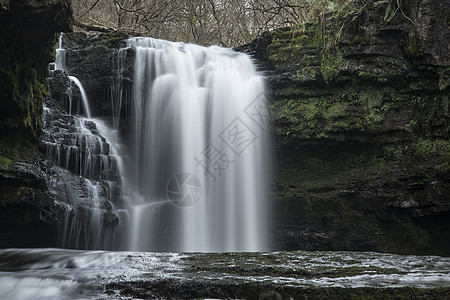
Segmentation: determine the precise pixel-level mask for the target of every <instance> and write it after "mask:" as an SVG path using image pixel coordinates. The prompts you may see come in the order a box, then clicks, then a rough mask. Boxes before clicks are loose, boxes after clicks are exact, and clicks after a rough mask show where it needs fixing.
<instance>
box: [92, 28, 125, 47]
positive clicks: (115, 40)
mask: <svg viewBox="0 0 450 300" xmlns="http://www.w3.org/2000/svg"><path fill="white" fill-rule="evenodd" d="M99 38H100V40H101V41H102V42H104V43H105V44H106V45H107V46H108V47H110V48H119V47H120V46H121V44H122V43H123V42H124V40H125V39H126V38H128V36H127V35H126V34H125V33H123V32H119V31H115V32H111V33H103V34H100V35H99Z"/></svg>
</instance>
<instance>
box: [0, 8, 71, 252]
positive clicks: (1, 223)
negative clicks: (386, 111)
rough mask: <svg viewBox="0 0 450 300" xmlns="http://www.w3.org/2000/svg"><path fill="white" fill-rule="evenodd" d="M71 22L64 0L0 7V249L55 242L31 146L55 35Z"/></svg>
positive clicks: (49, 204)
mask: <svg viewBox="0 0 450 300" xmlns="http://www.w3.org/2000/svg"><path fill="white" fill-rule="evenodd" d="M71 24H72V8H71V2H70V1H68V0H45V1H34V0H15V1H2V3H1V6H0V48H1V49H2V54H1V55H0V104H1V109H0V247H18V246H27V247H30V246H50V245H55V243H56V227H55V226H54V224H55V222H56V221H57V219H58V218H59V217H61V213H62V211H61V209H60V208H58V206H56V205H55V204H54V201H53V199H51V198H50V197H49V195H48V193H47V187H46V184H45V180H44V174H43V172H42V170H41V167H40V165H39V159H38V151H37V144H38V137H39V134H40V130H41V122H42V109H43V101H44V98H45V96H46V94H47V91H46V88H45V77H46V73H47V65H48V63H49V62H51V61H53V60H54V58H53V57H52V53H53V52H54V51H53V47H54V45H55V41H56V40H55V37H56V36H55V33H56V32H60V31H70V30H71V26H72V25H71Z"/></svg>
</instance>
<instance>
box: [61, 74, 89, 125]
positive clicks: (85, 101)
mask: <svg viewBox="0 0 450 300" xmlns="http://www.w3.org/2000/svg"><path fill="white" fill-rule="evenodd" d="M67 77H69V79H70V80H71V81H72V82H73V83H75V84H76V85H77V87H78V89H79V90H80V94H81V103H82V104H83V109H84V112H85V113H86V117H88V118H91V110H90V108H89V100H88V97H87V95H86V91H85V90H84V87H83V85H82V84H81V82H80V81H79V80H78V78H76V77H75V76H67Z"/></svg>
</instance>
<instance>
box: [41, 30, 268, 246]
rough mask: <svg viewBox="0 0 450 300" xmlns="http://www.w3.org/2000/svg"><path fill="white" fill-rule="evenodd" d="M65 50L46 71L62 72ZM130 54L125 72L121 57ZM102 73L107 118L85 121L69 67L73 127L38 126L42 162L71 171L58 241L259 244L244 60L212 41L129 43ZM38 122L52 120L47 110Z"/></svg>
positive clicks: (264, 132) (262, 175) (253, 115)
mask: <svg viewBox="0 0 450 300" xmlns="http://www.w3.org/2000/svg"><path fill="white" fill-rule="evenodd" d="M65 51H70V50H64V49H63V48H62V40H61V39H60V41H59V47H58V51H57V58H56V63H55V66H56V67H55V71H54V72H66V68H65V63H67V61H66V59H63V58H61V57H60V56H61V55H65V54H66V53H65ZM131 54H132V56H134V71H133V70H131V71H130V70H129V69H131V68H133V66H131V65H129V64H127V62H128V60H129V59H130V57H131ZM67 59H69V55H68V56H67ZM127 68H128V69H127ZM124 72H128V73H127V76H126V77H127V80H128V81H127V83H126V85H127V87H125V86H124V76H123V74H124ZM111 74H113V75H112V76H113V77H114V78H112V79H111V80H110V87H109V93H108V95H107V97H109V98H110V101H111V102H110V106H111V116H108V117H107V118H106V119H107V120H110V123H107V122H106V119H105V120H103V121H102V120H100V119H98V118H93V116H92V115H91V109H92V111H95V109H94V108H93V107H90V106H89V100H88V97H87V95H88V93H87V92H86V91H85V90H84V88H83V85H82V83H81V81H80V80H78V79H77V77H75V76H73V75H75V74H68V75H70V76H67V78H68V80H70V81H71V82H73V83H74V84H75V85H76V86H78V89H79V90H80V93H81V100H82V101H81V102H82V108H83V109H82V112H83V113H84V117H80V116H72V115H71V114H72V100H71V99H72V97H73V95H72V92H73V91H72V89H71V88H70V86H71V85H70V84H69V87H68V90H67V93H66V94H67V95H68V96H69V99H70V101H69V102H70V103H69V104H70V105H69V109H68V111H67V112H68V113H69V115H70V118H71V119H70V120H71V122H72V124H74V126H73V128H72V129H67V132H66V131H64V132H63V133H60V132H59V131H58V134H59V135H63V136H61V137H59V136H58V138H57V139H55V138H53V137H52V133H53V132H52V127H51V126H44V131H46V132H47V133H48V134H46V138H45V139H44V140H45V143H46V145H47V146H46V147H47V157H48V158H49V160H51V161H53V162H54V163H55V164H56V165H57V166H59V167H61V168H63V169H64V170H67V171H69V172H70V173H71V174H73V175H79V176H81V177H77V178H78V179H77V180H76V182H77V184H73V183H69V184H66V186H69V187H70V188H69V190H70V193H69V194H71V195H70V197H69V198H70V200H69V201H66V202H68V203H69V206H70V207H71V208H70V213H68V214H67V217H66V221H65V222H64V228H63V229H62V232H64V236H63V238H62V239H63V240H64V243H62V246H63V247H70V248H80V247H81V248H95V249H99V248H106V249H111V248H113V249H123V250H135V251H200V252H216V251H263V250H267V249H269V243H268V227H269V209H268V207H267V202H268V200H267V199H268V192H269V185H270V178H269V174H270V173H271V172H270V161H271V155H270V134H269V133H268V131H269V130H268V127H269V121H268V110H267V99H266V91H265V84H264V79H263V77H262V76H261V75H260V74H258V72H257V71H256V69H255V66H254V64H253V62H252V60H251V59H250V57H249V56H248V55H246V54H243V53H237V52H234V51H233V50H231V49H226V48H220V47H216V46H213V47H202V46H198V45H192V44H184V43H174V42H168V41H162V40H156V39H152V38H130V39H128V40H127V45H126V47H125V48H122V49H119V50H118V51H117V54H116V58H114V59H113V61H112V63H111ZM76 75H79V74H76ZM82 76H83V78H85V76H84V75H83V74H82ZM131 77H132V79H128V78H131ZM80 78H81V77H80ZM131 81H132V83H131ZM91 86H92V85H91ZM88 92H89V91H88ZM105 100H107V99H105ZM97 101H98V100H97ZM66 110H67V109H66ZM51 111H52V110H51V109H50V108H47V109H46V112H51ZM78 111H80V110H78ZM56 115H58V114H56ZM85 117H87V119H86V118H85ZM60 118H68V116H65V117H61V116H60ZM44 119H46V118H44ZM48 122H49V123H52V122H53V123H55V124H56V125H55V126H59V124H61V122H60V121H58V119H57V117H55V118H50V120H49V121H48ZM63 123H64V122H63ZM121 126H122V128H120V127H121ZM123 126H126V127H127V128H123ZM54 131H55V132H56V131H57V130H54ZM119 133H121V134H122V135H123V136H122V137H119V136H118V135H119ZM120 140H122V141H124V143H125V145H121V144H120ZM122 157H124V159H125V157H126V159H125V160H123V159H122ZM74 166H76V167H74ZM105 174H108V175H105ZM114 178H115V179H114ZM80 182H81V183H80ZM80 186H82V187H83V188H79V187H80ZM77 189H79V190H82V191H78V192H77V191H75V192H74V190H77ZM105 207H106V210H105ZM111 213H113V216H112V215H111ZM86 215H88V218H86V217H85V216H86ZM80 216H81V217H80ZM118 219H120V221H118ZM117 223H119V225H118V226H116V224H117ZM114 226H116V227H115V229H114V230H113V232H112V233H111V230H110V229H111V228H112V227H114ZM108 228H109V229H108ZM105 230H109V231H108V232H109V233H108V232H106V231H105Z"/></svg>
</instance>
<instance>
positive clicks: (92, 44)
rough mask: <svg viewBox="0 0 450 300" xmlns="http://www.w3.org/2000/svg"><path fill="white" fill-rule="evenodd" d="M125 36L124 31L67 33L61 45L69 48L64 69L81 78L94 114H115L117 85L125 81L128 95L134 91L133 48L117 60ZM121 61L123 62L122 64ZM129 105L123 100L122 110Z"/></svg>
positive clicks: (109, 115)
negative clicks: (114, 101) (89, 33)
mask: <svg viewBox="0 0 450 300" xmlns="http://www.w3.org/2000/svg"><path fill="white" fill-rule="evenodd" d="M126 37H127V36H126V35H124V34H121V33H111V34H100V35H87V34H83V33H71V34H66V35H64V39H63V45H62V47H63V48H64V49H66V57H65V69H66V71H67V73H68V74H70V75H73V76H75V77H77V78H78V79H79V80H80V81H81V82H82V84H83V86H84V88H85V90H86V93H87V96H88V98H89V101H90V103H91V107H92V114H93V116H101V117H107V118H108V117H111V116H112V115H113V112H112V110H113V107H112V101H111V98H112V95H113V94H114V93H116V92H119V91H118V90H116V88H119V89H120V87H118V85H122V87H123V90H124V93H128V95H129V93H130V91H131V87H132V78H133V75H134V53H133V50H131V49H130V50H128V51H126V52H124V53H123V55H124V60H123V61H121V62H119V60H118V57H119V55H118V52H119V49H120V48H121V47H124V46H125V39H126ZM120 63H122V64H123V65H119V64H120ZM119 73H120V74H119ZM124 97H126V95H124ZM124 100H125V99H124ZM126 105H127V103H126V101H123V108H124V109H122V111H123V112H125V111H126ZM122 117H123V118H125V116H122Z"/></svg>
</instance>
